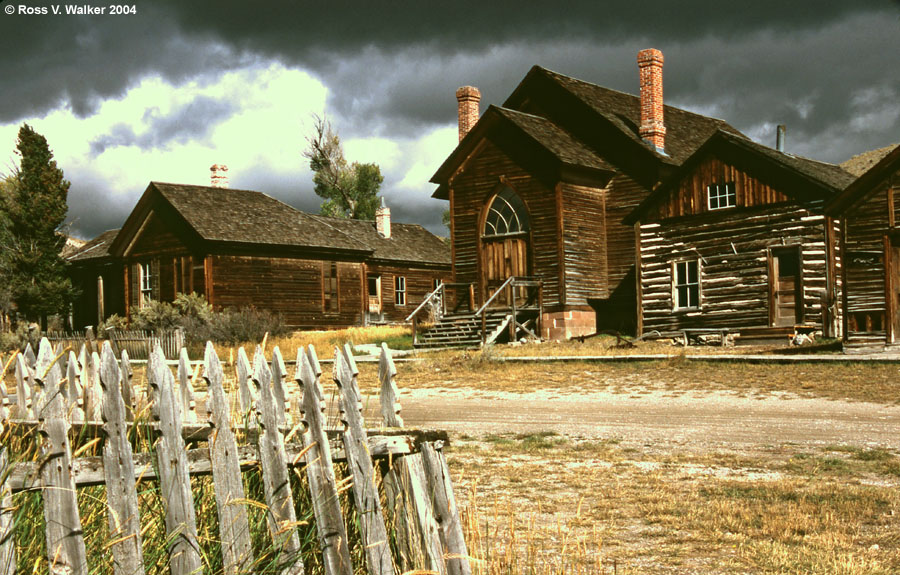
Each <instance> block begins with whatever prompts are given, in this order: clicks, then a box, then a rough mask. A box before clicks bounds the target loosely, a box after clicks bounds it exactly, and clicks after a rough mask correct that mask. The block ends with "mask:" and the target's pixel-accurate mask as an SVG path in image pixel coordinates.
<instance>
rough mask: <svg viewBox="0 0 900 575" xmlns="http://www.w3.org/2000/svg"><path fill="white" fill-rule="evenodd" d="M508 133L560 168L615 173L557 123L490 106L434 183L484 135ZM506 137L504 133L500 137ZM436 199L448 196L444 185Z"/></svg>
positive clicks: (442, 180)
mask: <svg viewBox="0 0 900 575" xmlns="http://www.w3.org/2000/svg"><path fill="white" fill-rule="evenodd" d="M498 132H505V134H503V135H505V136H506V138H507V139H509V137H513V138H519V139H521V145H524V146H526V147H527V146H529V145H530V148H531V149H532V150H534V151H535V152H536V154H537V155H539V156H540V157H541V160H542V161H543V162H545V163H547V164H550V165H553V166H554V167H555V168H556V169H559V168H561V167H574V168H583V169H587V170H593V171H605V172H611V171H614V170H615V168H614V167H613V166H612V165H611V164H609V163H608V162H607V161H605V160H604V159H603V158H601V157H600V156H598V155H597V154H596V153H594V152H593V150H591V149H590V148H589V147H587V146H585V145H584V144H583V143H582V142H580V141H578V140H577V139H576V138H574V137H573V136H572V135H571V134H569V133H568V132H566V131H565V130H563V129H562V128H560V127H559V126H557V125H556V124H554V123H553V122H551V121H549V120H547V119H546V118H542V117H540V116H535V115H533V114H526V113H524V112H519V111H516V110H510V109H507V108H498V107H497V106H489V107H488V109H487V110H486V111H485V113H484V114H483V115H482V117H481V118H480V119H479V121H478V123H477V124H476V125H475V127H474V128H473V129H472V130H471V131H470V132H469V133H468V134H466V137H465V138H463V141H462V142H460V144H459V146H457V148H456V149H455V150H454V151H453V153H451V154H450V156H449V157H448V158H447V159H446V160H444V163H443V164H441V167H440V168H438V170H437V172H435V174H434V176H432V177H431V181H432V182H433V183H438V184H440V183H443V182H444V181H446V180H447V179H448V178H449V177H450V175H451V174H452V172H453V170H454V169H455V168H456V166H458V165H459V164H460V163H462V162H464V161H465V159H466V158H467V157H468V156H469V154H471V153H472V150H474V148H475V146H477V145H478V143H479V142H480V141H481V139H482V138H484V137H487V136H488V135H496V134H497V133H498ZM500 137H501V138H502V135H501V136H500ZM433 197H435V198H441V199H446V194H445V193H444V191H443V189H442V188H438V190H437V191H436V192H435V193H434V194H433Z"/></svg>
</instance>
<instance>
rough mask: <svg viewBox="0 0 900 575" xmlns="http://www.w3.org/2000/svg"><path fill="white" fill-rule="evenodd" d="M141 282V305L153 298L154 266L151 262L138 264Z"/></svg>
mask: <svg viewBox="0 0 900 575" xmlns="http://www.w3.org/2000/svg"><path fill="white" fill-rule="evenodd" d="M138 272H139V273H140V276H141V277H140V282H141V305H142V306H143V305H144V304H145V303H147V302H149V301H150V300H151V299H153V266H151V265H150V262H145V263H141V264H138Z"/></svg>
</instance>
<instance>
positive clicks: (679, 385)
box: [361, 348, 900, 404]
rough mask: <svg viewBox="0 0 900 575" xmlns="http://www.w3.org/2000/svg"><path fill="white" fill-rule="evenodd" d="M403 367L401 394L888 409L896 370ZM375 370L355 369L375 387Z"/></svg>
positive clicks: (678, 361)
mask: <svg viewBox="0 0 900 575" xmlns="http://www.w3.org/2000/svg"><path fill="white" fill-rule="evenodd" d="M420 357H421V358H422V359H421V361H417V362H409V363H404V364H402V368H400V374H399V376H398V384H399V386H400V388H401V390H402V389H403V388H404V387H408V388H447V389H468V388H471V389H478V390H481V391H509V392H522V393H524V392H531V391H535V390H555V391H569V392H578V391H585V392H591V391H609V392H614V393H628V394H630V393H639V392H641V391H646V390H656V391H663V392H666V393H668V394H673V395H678V394H681V393H687V392H691V391H730V392H735V393H737V394H738V395H741V396H747V397H760V396H772V395H783V394H789V395H795V396H798V397H818V398H826V399H841V400H850V401H872V402H877V403H885V404H895V403H898V402H900V395H898V393H897V385H896V381H897V365H894V364H875V363H864V362H847V363H828V364H816V363H798V364H789V365H775V364H751V363H740V362H735V363H715V364H713V363H708V362H702V361H685V360H684V359H683V356H675V357H673V358H672V359H669V360H664V361H640V362H615V363H592V362H589V361H584V362H580V361H574V362H566V363H552V364H547V363H530V364H525V363H509V362H503V361H500V360H501V359H502V358H500V357H499V356H498V355H497V351H496V350H494V349H491V348H489V349H488V350H485V351H451V352H440V353H435V354H427V355H422V356H420ZM376 369H377V368H376V367H375V366H372V365H362V366H361V370H362V371H363V373H364V375H365V376H366V377H364V378H362V379H361V381H362V382H367V381H375V380H374V379H373V378H374V376H373V375H372V374H373V373H374V371H375V370H376Z"/></svg>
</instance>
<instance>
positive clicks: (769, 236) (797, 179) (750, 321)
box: [626, 130, 853, 338]
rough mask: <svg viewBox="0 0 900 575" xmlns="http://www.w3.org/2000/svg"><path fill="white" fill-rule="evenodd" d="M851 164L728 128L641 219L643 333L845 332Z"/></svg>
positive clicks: (637, 214)
mask: <svg viewBox="0 0 900 575" xmlns="http://www.w3.org/2000/svg"><path fill="white" fill-rule="evenodd" d="M852 180H853V176H852V175H850V174H849V173H847V172H846V171H844V170H843V169H842V168H841V167H839V166H835V165H832V164H826V163H822V162H816V161H813V160H808V159H806V158H801V157H799V156H793V155H790V154H786V153H784V152H783V151H779V150H773V149H771V148H768V147H766V146H763V145H761V144H758V143H755V142H752V141H751V140H749V139H747V138H745V137H743V136H741V135H738V134H734V133H730V132H727V131H724V130H723V131H718V132H716V133H715V134H714V135H713V136H712V137H710V138H709V140H707V142H706V143H704V144H703V145H702V146H700V148H699V149H698V150H697V151H696V152H695V153H694V154H692V155H691V157H690V158H688V159H687V160H686V161H685V162H684V164H683V165H682V167H681V169H680V170H678V171H677V172H676V173H675V174H673V175H672V176H671V177H670V178H669V179H668V180H667V181H665V182H664V183H662V184H661V185H660V186H658V187H657V189H656V190H654V192H653V194H652V195H650V196H649V197H648V198H647V199H646V200H645V201H644V202H643V203H642V204H641V205H640V206H639V207H638V208H637V209H636V210H635V211H634V212H633V213H632V214H630V215H629V216H628V218H627V220H626V221H627V222H628V223H631V224H634V226H635V228H634V229H635V236H636V244H637V258H638V261H639V264H638V265H639V282H638V303H639V305H638V310H639V316H638V326H639V329H638V331H639V332H641V333H648V332H653V331H656V332H660V333H661V334H663V335H665V334H669V333H673V332H683V331H684V330H699V331H702V330H723V329H727V330H729V331H734V332H740V333H741V335H742V336H743V337H745V338H746V337H748V336H749V337H761V336H773V335H778V334H780V335H788V334H793V333H794V331H795V329H797V328H798V326H801V327H802V329H805V330H808V331H822V332H824V333H825V334H826V335H830V336H834V335H835V334H837V333H839V329H840V325H839V318H840V295H839V294H840V283H841V282H840V275H839V273H840V267H841V265H840V264H841V259H840V254H839V251H838V250H837V232H838V227H837V223H836V221H835V220H834V219H833V218H832V217H830V216H827V215H826V214H825V212H824V205H825V202H826V201H827V200H829V199H830V198H832V197H834V195H835V194H836V193H837V192H839V191H841V190H843V189H844V188H845V187H846V186H847V185H848V184H849V183H850V182H851V181H852Z"/></svg>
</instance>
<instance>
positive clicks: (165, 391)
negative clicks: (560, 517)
mask: <svg viewBox="0 0 900 575" xmlns="http://www.w3.org/2000/svg"><path fill="white" fill-rule="evenodd" d="M296 357H297V364H296V365H297V368H296V373H295V374H294V375H293V377H291V376H290V375H289V374H288V373H287V370H286V369H285V362H284V359H283V357H282V355H281V352H280V350H279V349H278V348H277V347H276V348H275V349H274V350H273V353H272V358H271V361H269V360H267V358H266V357H265V356H264V355H263V351H262V350H261V349H259V348H257V350H256V353H255V354H254V356H253V359H252V361H251V360H250V358H248V356H247V354H246V353H239V354H238V359H237V365H236V366H235V371H236V374H237V378H236V383H235V385H233V386H230V387H231V388H232V389H230V390H226V389H225V385H224V383H225V376H224V373H223V367H222V364H221V363H220V361H219V358H218V356H217V355H216V352H215V350H214V348H213V346H212V344H209V343H208V344H207V346H206V351H205V356H204V359H203V361H202V362H200V363H198V365H196V366H194V369H193V370H192V369H191V367H192V366H191V365H190V362H189V361H188V358H187V354H186V353H183V352H182V353H181V354H180V359H179V365H178V370H177V372H176V373H175V374H173V373H172V370H171V369H170V368H169V367H168V365H167V364H166V361H165V357H164V353H163V350H162V346H161V345H160V344H159V343H158V342H156V343H155V345H154V347H153V349H152V352H151V354H150V357H149V363H148V365H147V369H146V380H147V383H148V388H149V389H148V392H147V393H146V395H145V394H142V393H140V390H135V388H134V386H133V383H132V373H133V372H132V366H131V363H130V359H129V353H128V352H127V351H124V350H123V352H122V353H121V354H120V355H117V354H116V353H115V352H114V351H113V347H112V345H111V342H109V341H107V342H104V343H103V346H102V348H101V350H100V352H99V353H98V352H96V351H94V352H91V351H89V350H88V349H87V346H82V348H81V350H80V353H79V354H77V355H76V354H75V353H74V352H73V351H70V352H69V353H68V354H66V353H63V349H62V345H61V344H57V347H56V350H54V349H53V346H52V345H51V344H50V341H49V340H48V339H46V338H45V339H43V340H42V341H41V343H40V346H39V351H38V353H37V354H35V353H34V352H33V350H32V349H31V348H30V347H27V348H26V349H25V351H24V352H22V353H17V354H15V355H13V356H12V357H10V358H8V359H7V360H6V361H4V362H3V366H4V370H6V369H9V368H10V367H12V366H13V365H14V369H15V379H16V391H15V393H13V394H8V393H7V390H6V386H5V385H2V386H0V423H2V425H3V426H4V427H5V428H7V429H10V430H16V429H17V428H19V429H20V430H22V431H25V432H27V431H28V430H30V429H34V428H37V429H38V430H39V431H40V435H41V437H43V438H44V441H43V445H42V451H43V454H44V456H43V459H41V460H40V461H28V462H12V463H11V462H10V461H9V456H8V452H7V448H5V447H0V480H2V483H0V574H9V573H14V572H15V571H16V555H17V551H21V550H17V549H16V548H15V545H14V541H15V537H14V535H15V533H14V530H15V529H16V525H15V524H14V522H13V521H12V513H13V509H14V508H13V501H12V494H13V493H14V492H18V491H21V490H39V491H40V492H41V494H42V497H43V500H44V503H43V507H44V510H45V516H46V531H45V537H46V549H47V562H48V567H49V570H50V572H51V573H71V574H76V575H77V574H82V573H88V572H89V570H92V566H89V565H88V555H87V553H86V550H85V539H84V532H83V528H82V524H81V518H80V517H79V511H78V504H77V498H76V494H77V488H79V487H82V486H87V485H98V484H103V485H105V486H106V499H107V501H106V504H107V508H108V512H109V526H110V535H109V540H108V542H107V543H106V547H107V548H108V552H110V553H111V554H112V562H113V566H114V571H115V573H117V574H118V573H129V574H132V573H143V572H144V567H145V566H144V556H143V548H142V546H143V540H142V533H144V531H142V527H141V523H142V518H141V517H140V512H139V506H138V495H137V490H136V484H137V482H138V480H139V479H140V481H142V482H143V481H155V482H158V484H159V489H160V491H161V494H162V500H163V502H164V506H165V529H166V532H167V538H166V541H167V542H168V543H167V545H168V548H167V551H168V553H167V557H168V567H169V570H170V573H172V575H186V574H188V573H200V572H202V570H203V561H202V560H201V556H200V552H199V549H200V544H199V540H198V524H197V518H196V512H195V509H194V494H193V492H192V490H191V481H190V477H191V476H193V475H212V478H213V486H214V491H215V500H216V506H217V509H218V522H217V524H218V526H219V537H220V539H221V553H222V557H221V561H222V565H223V572H224V573H227V574H237V573H246V572H253V571H257V570H259V566H258V565H257V563H256V560H257V558H256V557H255V556H254V544H253V543H252V542H251V533H250V529H249V523H248V507H255V506H264V507H265V509H266V510H267V512H266V517H267V523H268V531H269V542H270V545H271V549H275V550H277V552H278V553H277V556H278V557H279V558H280V559H279V561H280V566H279V567H278V569H277V570H278V571H279V572H280V573H295V574H302V573H304V572H305V571H304V561H306V560H308V557H307V558H304V556H303V554H302V553H301V548H300V543H299V539H298V532H297V529H298V525H300V523H302V522H298V521H297V517H296V515H295V509H296V499H297V498H296V497H295V496H294V494H292V492H291V482H290V476H291V475H292V474H294V473H297V472H299V471H301V470H305V475H306V478H307V482H308V485H309V490H310V493H309V494H308V495H309V499H310V500H311V502H312V506H313V511H314V523H315V529H316V531H317V533H318V540H319V549H320V551H321V555H322V556H321V563H322V565H323V566H324V570H325V573H326V574H327V575H352V573H355V572H359V571H360V570H361V569H365V571H366V572H367V573H368V574H369V575H394V573H395V572H396V570H397V569H399V570H400V571H401V572H407V571H411V570H429V571H434V572H436V573H439V574H442V575H469V574H470V573H471V568H470V566H469V561H468V553H467V550H466V547H465V542H464V540H463V537H462V529H461V525H460V521H459V513H458V511H457V509H456V503H455V500H454V497H453V489H452V485H451V484H450V481H449V472H448V469H447V463H446V460H445V458H444V456H443V453H442V452H441V446H442V441H441V440H439V439H438V438H440V437H444V438H445V437H446V435H445V434H441V433H439V432H438V433H430V434H429V433H425V432H420V431H414V430H406V429H403V428H402V425H403V421H402V418H401V417H400V404H399V402H398V400H397V396H398V390H397V386H396V383H395V376H396V373H397V371H396V369H395V367H394V364H393V360H392V359H391V356H390V353H389V352H388V349H387V347H386V346H385V345H382V350H381V360H380V363H379V375H378V377H379V383H380V389H381V394H380V400H381V401H380V403H381V414H382V418H383V425H385V426H387V428H381V429H370V428H367V427H366V426H365V421H364V419H363V412H362V408H361V406H362V405H363V403H362V396H361V395H360V392H359V385H358V382H357V379H358V375H359V372H358V370H357V368H356V364H355V362H354V360H353V356H352V354H351V350H350V348H349V346H345V347H344V348H343V349H340V348H336V349H335V361H334V364H333V373H332V374H331V377H332V379H333V380H334V383H335V384H336V386H337V389H338V390H339V400H338V403H339V411H340V421H341V427H340V428H339V429H331V428H330V427H329V426H328V425H327V424H328V421H327V420H326V417H325V402H324V398H325V396H324V393H323V389H322V384H321V376H322V370H321V367H320V364H319V361H318V357H317V355H316V351H315V349H314V348H313V347H312V346H309V347H308V348H305V349H304V348H301V349H299V350H297V356H296ZM201 370H202V377H201V376H200V373H201ZM4 373H5V371H4ZM203 387H205V389H206V391H205V393H199V392H195V388H203ZM147 404H149V406H150V407H151V410H150V412H151V413H152V418H151V420H149V421H148V420H142V419H141V416H140V415H139V414H141V413H146V410H142V407H143V406H145V405H147ZM198 413H202V414H203V417H205V418H206V419H205V421H202V419H203V418H201V417H200V416H198ZM138 425H140V426H144V427H145V428H146V429H147V430H148V431H149V432H150V433H151V434H152V436H153V437H154V438H155V442H154V444H153V447H152V448H151V449H150V450H149V451H141V452H134V450H133V448H132V445H131V442H130V441H129V433H130V431H131V430H132V428H134V427H135V426H138ZM101 430H102V433H100V431H101ZM85 432H87V433H89V434H90V435H93V433H96V436H97V437H98V438H99V441H101V442H102V456H90V457H77V458H76V457H73V454H72V447H71V443H70V439H71V437H72V436H73V434H82V433H85ZM236 432H239V433H236ZM239 438H240V439H239ZM333 461H345V462H346V463H347V465H346V466H345V467H346V468H347V473H349V476H348V477H347V478H344V477H339V476H338V474H336V472H335V468H334V465H333V463H332V462H333ZM257 466H258V467H259V469H261V471H260V473H261V476H262V483H263V486H264V502H257V501H251V500H249V499H248V496H247V494H246V493H245V491H244V484H243V482H242V473H243V472H244V471H245V470H246V469H249V468H256V467H257ZM376 470H379V471H380V472H381V476H382V480H379V479H378V476H377V473H376ZM348 482H349V484H350V485H351V487H350V489H352V495H353V500H354V504H355V505H354V508H355V510H356V513H357V520H358V525H359V538H360V545H361V549H363V550H364V552H363V554H362V555H363V559H361V560H360V562H364V565H354V563H353V560H352V558H351V555H350V551H349V548H348V536H347V534H348V530H347V526H346V525H345V523H344V521H345V520H344V516H343V515H342V510H341V508H340V507H339V503H338V502H339V499H340V498H339V497H338V494H339V490H340V489H342V487H339V486H340V485H346V484H347V483H348ZM382 485H383V491H380V490H379V486H382ZM382 501H385V502H386V503H385V505H386V509H383V508H382V503H381V502H382ZM386 516H387V517H389V518H390V519H391V522H390V524H391V525H393V528H392V529H391V530H390V531H389V530H388V528H387V525H388V523H387V522H386V519H385V518H386ZM143 519H145V520H146V518H143ZM392 541H394V542H395V545H394V549H395V551H393V552H392V546H391V542H392ZM30 567H31V566H26V565H20V566H19V568H20V569H21V570H23V571H25V570H29V569H30Z"/></svg>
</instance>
